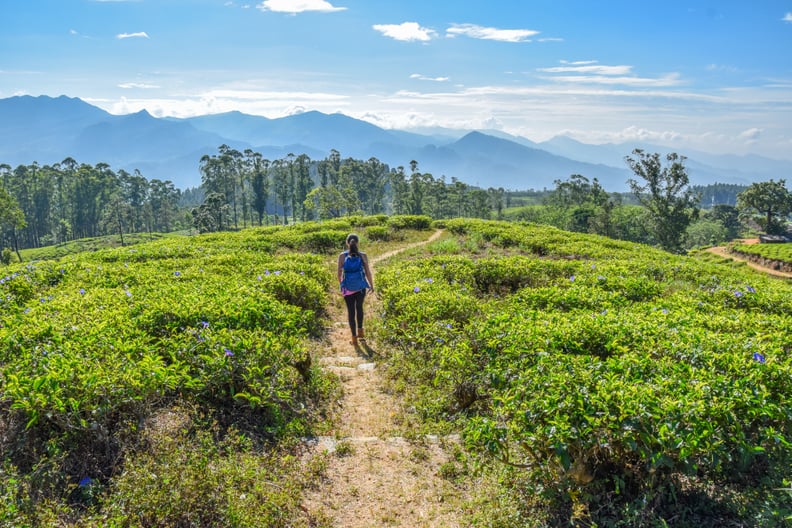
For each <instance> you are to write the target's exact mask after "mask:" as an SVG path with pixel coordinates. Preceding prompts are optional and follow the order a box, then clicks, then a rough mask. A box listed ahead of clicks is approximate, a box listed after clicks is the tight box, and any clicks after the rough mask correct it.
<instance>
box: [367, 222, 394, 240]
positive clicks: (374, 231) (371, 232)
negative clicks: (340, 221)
mask: <svg viewBox="0 0 792 528" xmlns="http://www.w3.org/2000/svg"><path fill="white" fill-rule="evenodd" d="M366 237H368V238H369V240H377V241H382V242H387V241H388V240H390V239H391V238H393V233H392V232H391V230H390V229H388V228H387V227H383V226H370V227H368V228H366Z"/></svg>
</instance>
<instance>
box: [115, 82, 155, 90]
mask: <svg viewBox="0 0 792 528" xmlns="http://www.w3.org/2000/svg"><path fill="white" fill-rule="evenodd" d="M118 87H119V88H124V89H130V88H137V89H142V90H150V89H153V88H159V86H157V85H156V84H147V83H135V82H128V83H121V84H119V85H118Z"/></svg>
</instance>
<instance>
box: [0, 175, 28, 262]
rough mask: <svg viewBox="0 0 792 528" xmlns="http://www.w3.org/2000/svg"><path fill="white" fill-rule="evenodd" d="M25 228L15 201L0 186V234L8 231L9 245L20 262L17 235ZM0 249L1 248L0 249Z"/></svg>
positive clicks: (20, 209)
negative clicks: (12, 247) (10, 244)
mask: <svg viewBox="0 0 792 528" xmlns="http://www.w3.org/2000/svg"><path fill="white" fill-rule="evenodd" d="M24 227H25V215H24V213H23V212H22V208H21V207H19V204H18V203H17V201H16V199H15V198H14V197H13V196H11V193H9V192H8V191H7V190H6V189H5V187H3V186H0V233H2V232H4V231H8V232H9V233H10V239H11V243H12V245H13V246H14V251H15V252H16V254H17V258H19V261H20V262H22V255H20V254H19V241H18V239H17V233H18V232H19V230H20V229H22V228H24ZM0 249H2V248H0Z"/></svg>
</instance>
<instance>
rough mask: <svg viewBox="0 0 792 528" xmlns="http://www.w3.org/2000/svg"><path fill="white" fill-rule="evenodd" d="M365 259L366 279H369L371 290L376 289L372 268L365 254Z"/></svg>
mask: <svg viewBox="0 0 792 528" xmlns="http://www.w3.org/2000/svg"><path fill="white" fill-rule="evenodd" d="M362 257H363V269H364V270H365V272H366V278H367V279H368V283H369V289H371V290H373V289H374V275H373V274H372V273H371V268H370V267H369V263H368V256H367V255H366V254H365V253H364V254H363V255H362Z"/></svg>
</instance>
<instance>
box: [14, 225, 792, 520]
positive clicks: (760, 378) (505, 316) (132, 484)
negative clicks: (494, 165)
mask: <svg viewBox="0 0 792 528" xmlns="http://www.w3.org/2000/svg"><path fill="white" fill-rule="evenodd" d="M428 222H429V220H428V219H425V218H418V219H416V218H413V217H394V218H390V219H389V218H387V217H376V218H374V217H368V218H349V219H344V220H337V221H330V222H324V223H306V224H301V225H297V226H290V227H270V228H253V229H247V230H244V231H241V232H238V233H219V234H211V235H201V236H193V237H186V236H185V237H172V238H164V239H161V240H158V241H154V242H150V243H140V244H137V245H135V246H132V247H120V248H113V249H106V250H99V251H95V252H91V253H80V254H76V255H70V256H65V257H62V258H61V259H59V260H40V261H35V262H32V263H26V264H22V265H19V264H17V265H12V266H10V267H4V268H0V390H1V391H2V392H1V393H0V407H1V408H2V413H0V451H2V453H3V459H2V465H0V526H53V525H56V526H240V527H243V526H244V527H247V526H283V527H286V526H306V527H307V526H326V525H327V524H322V520H321V519H311V518H307V517H306V516H305V515H304V512H303V511H302V509H301V497H302V493H303V491H304V490H305V489H306V488H307V487H308V486H311V485H314V484H315V482H316V481H317V479H318V478H319V477H320V476H321V474H322V471H323V467H322V463H321V458H317V459H314V462H312V463H306V461H305V459H304V458H303V457H301V453H302V450H303V447H302V440H301V439H302V438H304V437H306V436H311V435H316V434H322V433H323V431H325V430H326V429H329V428H330V426H329V425H328V424H329V422H330V421H331V419H332V413H331V411H330V410H329V407H330V405H331V402H332V401H334V400H335V399H336V398H337V396H338V394H337V391H338V387H337V380H336V378H334V377H333V376H332V375H331V374H328V373H325V372H324V371H323V370H322V369H320V368H319V367H318V366H317V365H316V364H315V362H312V361H311V357H312V353H313V351H314V348H315V347H317V346H319V344H318V340H319V339H321V337H322V335H323V333H324V331H325V326H326V325H327V309H328V306H329V303H331V302H333V301H332V296H333V295H335V292H336V289H337V284H336V283H335V281H334V272H335V268H334V261H335V258H334V256H335V254H336V252H337V251H338V250H340V249H341V244H342V242H343V240H344V238H345V236H346V235H347V234H348V233H349V232H350V231H351V230H355V231H356V232H359V233H360V234H361V238H362V242H363V246H364V247H365V248H366V250H367V251H370V252H372V253H376V252H378V251H379V252H382V251H384V250H386V249H390V248H393V247H397V246H398V245H399V243H400V242H399V240H400V238H402V237H404V236H405V233H414V232H415V231H414V230H415V229H421V228H426V227H428ZM436 225H437V226H438V227H442V228H444V229H445V235H444V236H443V238H441V239H440V240H438V241H436V242H433V243H431V244H429V245H428V246H426V247H425V248H424V249H422V250H414V251H412V252H410V253H408V254H406V255H405V256H403V255H400V256H397V257H393V258H391V259H388V260H387V261H386V262H385V263H381V264H377V265H376V266H375V274H376V277H377V291H378V293H379V295H380V300H379V301H378V302H379V303H381V306H380V304H377V305H370V312H373V309H372V308H373V306H377V309H378V310H380V313H376V314H374V313H372V318H374V319H376V320H375V321H373V323H372V326H371V329H372V330H374V331H375V333H376V342H377V344H378V346H377V349H378V351H379V352H380V353H381V355H382V357H381V365H382V368H384V369H385V371H386V373H387V377H388V388H389V390H392V391H395V392H396V393H398V394H399V396H400V397H401V398H402V399H403V400H404V408H405V412H407V413H411V414H412V415H413V417H412V419H413V421H410V423H415V421H414V420H417V421H418V422H419V423H420V426H419V427H420V428H421V429H425V430H426V431H427V432H433V433H437V432H447V433H460V434H461V438H462V440H463V446H462V447H463V448H462V449H460V451H459V452H458V453H456V458H455V459H454V462H451V463H449V464H448V465H447V466H446V467H444V469H443V471H442V476H443V478H447V479H451V480H454V481H456V482H458V485H459V486H460V487H465V486H467V487H471V486H474V485H479V484H481V485H482V487H481V490H480V498H479V500H478V501H477V502H475V503H472V504H464V505H460V508H461V509H464V511H465V512H467V513H468V514H469V515H468V517H467V519H468V523H469V525H471V526H491V527H494V526H500V527H513V526H526V527H528V526H530V527H540V526H600V527H606V526H614V527H615V526H625V527H627V526H631V527H632V526H647V527H648V526H652V527H653V526H674V527H679V526H726V527H728V526H735V527H736V526H789V525H790V523H792V489H791V488H792V484H791V483H790V480H791V479H792V456H790V447H792V446H791V445H790V443H791V442H792V402H791V401H790V395H792V359H791V358H790V351H791V349H792V338H791V337H790V331H789V329H790V328H791V327H792V287H791V286H790V284H789V282H788V281H784V280H781V279H773V278H769V277H765V276H763V275H760V274H758V273H756V272H752V271H750V270H748V269H747V268H739V269H735V268H733V267H726V266H723V265H721V264H720V263H718V262H706V261H704V260H698V259H696V258H692V257H682V256H675V255H671V254H668V253H664V252H661V251H659V250H655V249H652V248H650V247H647V246H643V245H637V244H632V243H625V242H619V241H614V240H610V239H606V238H601V237H595V236H589V235H580V234H573V233H568V232H564V231H561V230H558V229H554V228H549V227H543V226H537V225H532V224H518V223H505V222H493V221H482V220H452V221H447V222H444V223H436ZM368 302H369V301H367V303H368ZM372 302H373V301H372ZM380 345H381V346H380ZM415 432H418V431H414V433H415ZM383 500H387V497H383Z"/></svg>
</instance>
